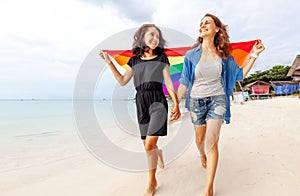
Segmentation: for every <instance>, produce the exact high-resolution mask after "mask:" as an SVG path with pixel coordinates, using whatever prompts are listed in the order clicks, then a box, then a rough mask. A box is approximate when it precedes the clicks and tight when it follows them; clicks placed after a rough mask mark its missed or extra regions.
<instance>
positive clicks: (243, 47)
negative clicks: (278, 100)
mask: <svg viewBox="0 0 300 196" xmlns="http://www.w3.org/2000/svg"><path fill="white" fill-rule="evenodd" d="M256 41H257V40H252V41H247V42H237V43H231V44H230V46H231V53H232V56H233V58H234V59H235V61H236V63H237V64H238V65H239V66H240V67H242V65H243V63H244V61H245V59H246V58H247V56H248V55H249V53H250V52H251V50H252V48H253V45H254V44H255V42H256ZM191 48H192V47H177V48H167V49H166V50H165V53H166V55H167V56H168V59H169V61H170V67H169V68H170V74H171V79H172V81H173V85H174V88H175V90H177V89H178V86H179V78H180V76H181V71H182V67H183V61H184V55H185V53H186V52H187V51H188V50H190V49H191ZM104 51H105V52H107V53H108V54H109V55H110V56H112V57H113V58H114V59H115V61H116V62H117V63H118V64H119V65H120V66H121V67H123V68H124V69H127V68H128V65H127V62H128V60H129V59H130V57H131V56H132V51H131V50H104ZM163 90H164V93H165V94H168V91H167V89H166V86H165V85H164V84H163Z"/></svg>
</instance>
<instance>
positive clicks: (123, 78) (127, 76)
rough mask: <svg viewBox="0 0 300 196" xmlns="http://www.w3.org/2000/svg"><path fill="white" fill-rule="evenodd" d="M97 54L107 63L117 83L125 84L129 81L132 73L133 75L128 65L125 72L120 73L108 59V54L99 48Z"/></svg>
mask: <svg viewBox="0 0 300 196" xmlns="http://www.w3.org/2000/svg"><path fill="white" fill-rule="evenodd" d="M99 55H100V57H101V58H102V59H104V60H105V62H106V63H107V64H108V66H109V68H110V69H111V71H112V73H113V75H114V77H115V78H116V80H117V81H118V82H119V84H120V85H121V86H124V85H126V84H127V83H128V82H129V80H130V79H131V78H132V75H133V73H132V69H131V68H130V67H129V68H128V69H127V70H126V71H125V73H124V74H123V75H122V74H121V73H120V72H119V71H118V70H117V68H116V67H115V65H114V64H113V62H112V61H111V60H110V58H109V56H108V54H107V53H106V52H104V51H102V50H101V51H100V54H99Z"/></svg>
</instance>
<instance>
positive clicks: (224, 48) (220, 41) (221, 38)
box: [194, 14, 231, 59]
mask: <svg viewBox="0 0 300 196" xmlns="http://www.w3.org/2000/svg"><path fill="white" fill-rule="evenodd" d="M204 17H211V18H212V19H213V21H214V22H215V24H216V26H217V27H218V28H219V31H218V32H217V33H216V35H215V37H214V45H215V47H216V52H217V54H218V55H219V56H220V57H221V58H223V59H225V58H227V57H229V56H230V52H231V51H230V41H229V35H228V32H227V25H224V24H223V23H222V22H221V20H220V19H219V18H218V17H216V16H215V15H212V14H205V16H204ZM204 17H203V18H204ZM202 41H203V38H202V37H198V39H197V41H196V43H195V44H194V47H197V46H199V44H201V43H202Z"/></svg>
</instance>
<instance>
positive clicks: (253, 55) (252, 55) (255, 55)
mask: <svg viewBox="0 0 300 196" xmlns="http://www.w3.org/2000/svg"><path fill="white" fill-rule="evenodd" d="M250 56H251V57H253V58H256V59H257V57H258V55H257V54H254V53H251V54H250Z"/></svg>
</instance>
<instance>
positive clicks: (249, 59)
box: [242, 39, 265, 78]
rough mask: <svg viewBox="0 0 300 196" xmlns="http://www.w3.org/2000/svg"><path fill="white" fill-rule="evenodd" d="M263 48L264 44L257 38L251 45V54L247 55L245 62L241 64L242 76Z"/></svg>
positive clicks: (244, 75) (245, 74)
mask: <svg viewBox="0 0 300 196" xmlns="http://www.w3.org/2000/svg"><path fill="white" fill-rule="evenodd" d="M264 50H265V47H264V45H263V44H262V41H261V40H260V39H259V40H258V41H257V42H256V43H255V44H254V46H253V48H252V51H251V54H252V55H251V54H250V55H248V57H247V59H246V61H245V63H244V64H243V66H242V67H243V78H245V77H246V76H247V74H248V73H249V71H250V70H251V68H252V66H253V64H254V62H255V60H256V58H257V57H258V55H259V54H260V53H261V52H262V51H264Z"/></svg>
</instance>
